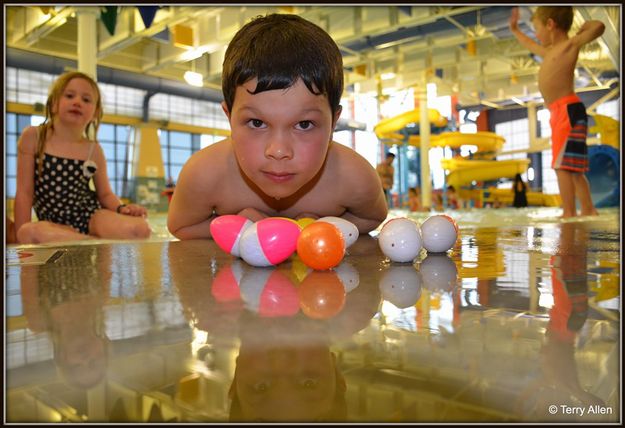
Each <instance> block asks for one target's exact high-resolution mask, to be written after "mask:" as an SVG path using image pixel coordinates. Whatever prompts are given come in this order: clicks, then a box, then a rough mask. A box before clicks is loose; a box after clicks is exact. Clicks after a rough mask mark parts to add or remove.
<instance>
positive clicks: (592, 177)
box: [586, 144, 621, 208]
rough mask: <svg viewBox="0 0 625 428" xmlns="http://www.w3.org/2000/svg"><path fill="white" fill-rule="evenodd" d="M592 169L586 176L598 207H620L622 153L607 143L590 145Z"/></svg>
mask: <svg viewBox="0 0 625 428" xmlns="http://www.w3.org/2000/svg"><path fill="white" fill-rule="evenodd" d="M588 163H589V167H590V170H589V171H588V172H586V177H587V178H588V181H589V183H590V193H591V195H592V200H593V203H594V205H595V207H597V208H607V207H618V206H619V204H620V198H621V196H620V190H621V181H620V177H621V174H620V172H621V170H620V153H619V151H618V150H617V149H615V148H614V147H612V146H607V145H605V144H600V145H593V146H588Z"/></svg>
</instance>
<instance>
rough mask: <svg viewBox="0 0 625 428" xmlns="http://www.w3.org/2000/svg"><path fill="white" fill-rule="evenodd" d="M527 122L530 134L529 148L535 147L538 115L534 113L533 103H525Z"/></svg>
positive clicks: (534, 104)
mask: <svg viewBox="0 0 625 428" xmlns="http://www.w3.org/2000/svg"><path fill="white" fill-rule="evenodd" d="M527 122H528V131H529V134H530V145H529V146H530V147H535V146H536V138H537V137H538V132H537V129H538V127H537V123H538V114H537V112H536V103H535V102H533V101H528V102H527Z"/></svg>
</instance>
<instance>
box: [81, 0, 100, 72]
mask: <svg viewBox="0 0 625 428" xmlns="http://www.w3.org/2000/svg"><path fill="white" fill-rule="evenodd" d="M98 12H99V11H98V8H95V7H77V8H76V15H77V20H78V52H77V54H78V71H82V72H83V73H85V74H88V75H89V76H91V77H93V79H94V80H97V78H98V75H97V55H98V37H97V29H98V26H97V18H98Z"/></svg>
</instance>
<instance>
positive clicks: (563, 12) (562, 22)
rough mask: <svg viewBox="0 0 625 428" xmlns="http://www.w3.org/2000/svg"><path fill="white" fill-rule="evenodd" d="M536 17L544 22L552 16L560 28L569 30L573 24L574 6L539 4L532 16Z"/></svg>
mask: <svg viewBox="0 0 625 428" xmlns="http://www.w3.org/2000/svg"><path fill="white" fill-rule="evenodd" d="M534 18H536V19H539V20H540V21H541V22H542V23H543V24H546V23H547V20H548V19H550V18H551V19H553V22H555V24H556V25H557V26H558V28H560V29H561V30H564V31H567V32H568V31H569V30H570V29H571V25H573V6H539V7H538V8H537V9H536V12H534V15H533V16H532V19H534Z"/></svg>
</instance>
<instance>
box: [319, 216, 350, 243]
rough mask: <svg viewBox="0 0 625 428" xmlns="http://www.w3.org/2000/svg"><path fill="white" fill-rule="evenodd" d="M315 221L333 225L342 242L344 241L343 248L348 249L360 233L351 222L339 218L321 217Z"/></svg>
mask: <svg viewBox="0 0 625 428" xmlns="http://www.w3.org/2000/svg"><path fill="white" fill-rule="evenodd" d="M317 221H325V222H326V223H330V224H333V225H335V226H336V227H337V228H338V229H339V230H340V231H341V234H342V235H343V240H344V241H345V248H349V247H350V246H351V245H352V244H353V243H354V242H356V240H358V236H360V232H359V231H358V228H357V227H356V225H355V224H354V223H352V222H351V221H347V220H345V219H344V218H341V217H332V216H327V217H321V218H320V219H318V220H317Z"/></svg>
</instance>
